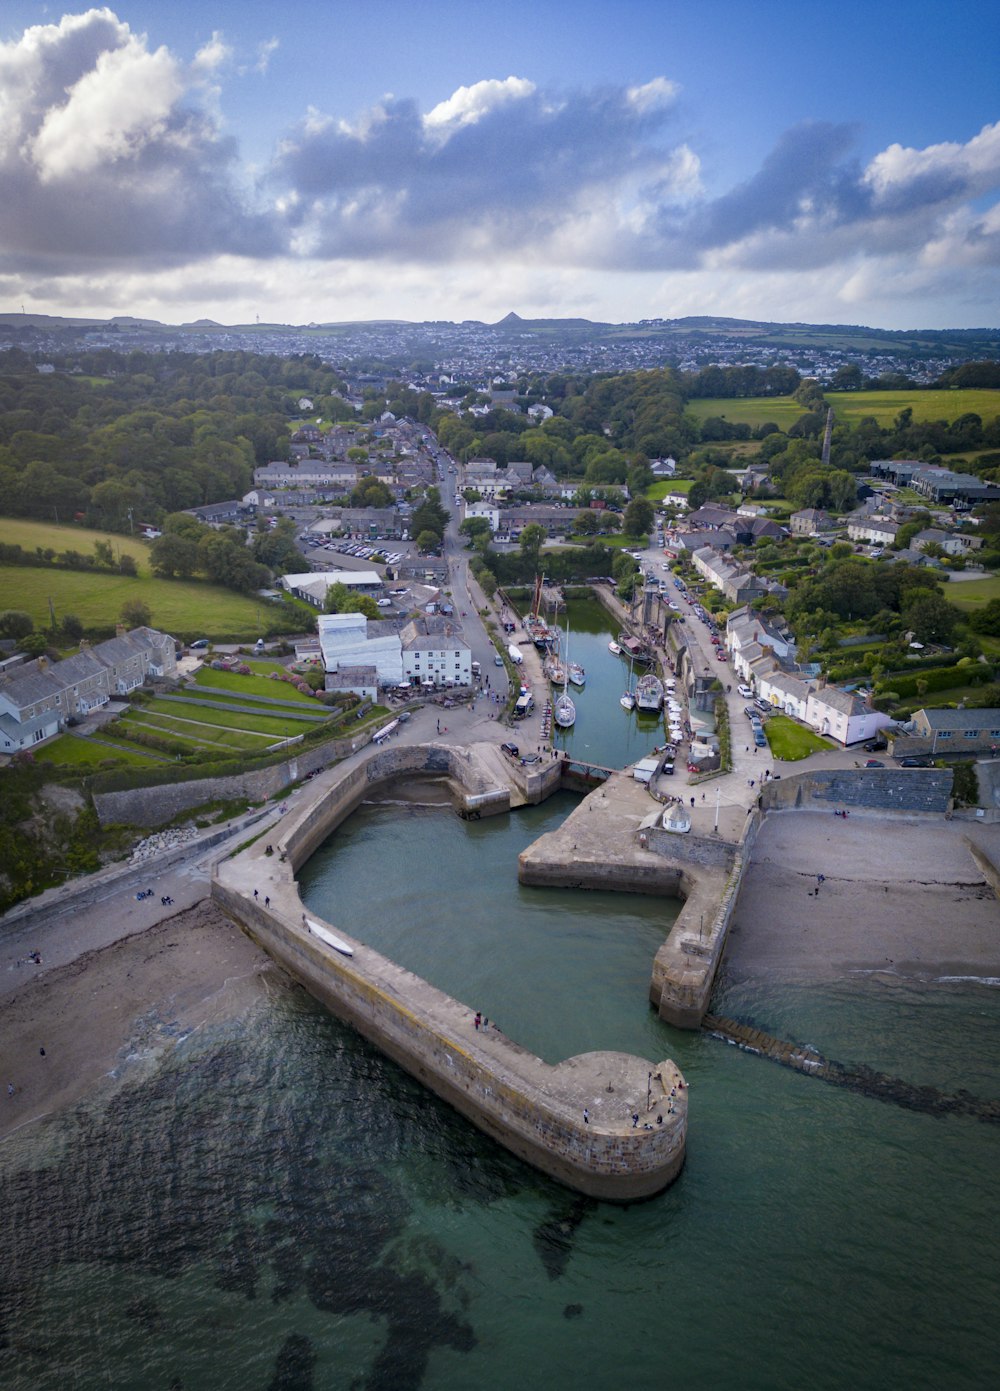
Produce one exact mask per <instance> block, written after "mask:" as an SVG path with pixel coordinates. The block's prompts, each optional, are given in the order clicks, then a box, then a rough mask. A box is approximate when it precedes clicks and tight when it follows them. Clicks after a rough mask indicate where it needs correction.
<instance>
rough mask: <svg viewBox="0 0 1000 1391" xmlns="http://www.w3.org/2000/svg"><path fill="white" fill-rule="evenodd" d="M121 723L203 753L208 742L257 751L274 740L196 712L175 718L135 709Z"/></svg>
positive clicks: (219, 746) (218, 745)
mask: <svg viewBox="0 0 1000 1391" xmlns="http://www.w3.org/2000/svg"><path fill="white" fill-rule="evenodd" d="M123 723H124V728H125V729H126V730H135V731H137V732H140V733H141V732H142V731H144V730H148V731H149V732H150V733H151V734H165V735H168V736H169V737H170V738H171V739H176V740H178V741H180V742H182V743H190V745H191V746H192V747H193V748H195V749H197V750H198V751H199V752H203V751H204V750H205V747H206V745H208V746H210V747H211V748H219V749H243V750H248V751H250V750H252V751H254V752H257V753H260V752H262V751H263V750H264V749H266V748H267V746H268V744H273V743H275V742H276V736H275V735H274V734H255V733H245V732H243V731H242V730H235V729H230V728H228V727H227V726H225V725H217V724H214V723H211V722H209V721H202V720H199V719H198V717H197V715H190V716H189V715H183V716H180V717H178V716H174V715H161V714H156V713H150V714H146V713H145V712H142V711H136V712H135V713H133V714H130V715H127V716H125V717H124V722H123ZM283 737H284V736H283V735H281V734H279V735H278V736H277V738H278V739H280V738H283Z"/></svg>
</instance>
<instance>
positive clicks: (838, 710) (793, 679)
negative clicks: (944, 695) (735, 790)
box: [726, 608, 893, 746]
mask: <svg viewBox="0 0 1000 1391" xmlns="http://www.w3.org/2000/svg"><path fill="white" fill-rule="evenodd" d="M726 647H727V649H728V651H729V656H730V660H731V662H732V665H733V669H734V670H735V672H736V673H737V675H738V676H740V677H741V678H742V680H743V681H745V682H746V683H747V684H748V685H752V686H753V688H754V690H755V691H756V693H757V695H758V696H759V697H760V698H761V699H762V700H766V701H767V702H768V704H769V705H772V706H773V707H774V708H775V709H776V710H780V711H781V712H782V713H783V714H785V715H790V716H791V717H792V718H793V719H796V720H799V721H801V722H802V724H806V725H808V726H809V727H810V728H811V729H814V730H815V731H816V733H817V734H822V735H823V736H824V737H825V738H828V739H833V740H835V741H836V742H837V743H838V744H843V745H845V746H846V745H848V744H857V743H860V742H861V741H863V740H865V739H871V738H872V737H873V736H874V735H875V734H877V733H878V731H879V730H880V729H884V728H885V727H886V726H887V725H891V724H892V723H893V720H892V719H891V718H890V716H888V715H886V714H884V713H883V712H882V711H880V710H873V709H872V707H871V704H870V702H869V701H868V700H867V699H866V698H865V697H863V696H861V695H858V694H857V693H856V692H853V691H844V690H841V689H840V688H839V687H837V686H828V685H826V684H825V682H824V680H823V679H822V678H820V677H819V676H818V675H812V674H808V673H805V672H803V671H801V670H800V669H799V668H797V667H796V666H795V662H794V651H795V649H794V644H793V643H792V640H791V639H790V638H789V637H788V635H787V634H785V633H782V632H780V631H779V630H777V629H775V628H774V627H772V626H770V625H769V624H767V623H765V622H764V620H763V619H761V618H760V616H759V615H758V614H755V613H753V612H752V611H751V610H750V609H748V608H740V609H736V610H734V611H733V612H732V613H731V614H730V615H729V617H728V619H727V620H726Z"/></svg>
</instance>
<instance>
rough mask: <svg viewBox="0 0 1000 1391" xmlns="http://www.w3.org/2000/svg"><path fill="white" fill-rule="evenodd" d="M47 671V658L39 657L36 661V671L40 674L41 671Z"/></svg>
mask: <svg viewBox="0 0 1000 1391" xmlns="http://www.w3.org/2000/svg"><path fill="white" fill-rule="evenodd" d="M48 669H49V659H48V657H39V659H38V670H39V671H40V672H41V671H48Z"/></svg>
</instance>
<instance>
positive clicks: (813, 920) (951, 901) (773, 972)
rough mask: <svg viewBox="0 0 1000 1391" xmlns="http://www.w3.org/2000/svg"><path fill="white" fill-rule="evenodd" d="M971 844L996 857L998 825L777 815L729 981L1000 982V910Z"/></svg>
mask: <svg viewBox="0 0 1000 1391" xmlns="http://www.w3.org/2000/svg"><path fill="white" fill-rule="evenodd" d="M966 836H968V838H969V839H970V840H972V841H974V842H975V843H976V844H978V845H980V846H982V848H983V849H985V850H986V852H987V854H989V855H990V856H991V858H993V859H996V856H997V850H998V848H1000V847H998V842H1000V834H998V831H997V829H996V828H995V827H992V826H976V825H974V824H972V823H969V822H961V823H959V822H955V821H943V820H936V819H935V820H933V821H930V820H928V821H916V820H906V819H903V818H900V819H898V820H897V819H891V818H885V817H877V818H876V817H871V816H863V815H857V814H854V815H851V816H850V817H848V818H847V820H846V821H845V820H843V819H842V818H839V817H836V816H834V815H833V814H832V813H831V812H828V811H823V812H821V811H801V810H797V811H793V812H785V813H781V814H779V815H774V816H769V817H768V818H767V820H766V821H765V823H764V825H763V827H762V829H761V832H760V835H759V836H758V838H757V843H756V845H755V847H754V851H753V857H752V861H751V864H750V867H749V869H748V871H747V874H746V878H745V879H744V882H743V888H742V890H741V893H740V897H739V902H738V904H737V907H736V912H735V914H734V917H733V927H732V929H731V931H730V938H729V942H728V945H727V947H726V958H725V965H726V969H727V971H728V972H730V973H731V974H734V975H736V976H755V975H767V976H769V977H772V978H777V979H786V980H800V981H801V980H830V979H833V978H842V977H844V976H848V975H850V974H852V973H854V972H872V971H876V972H881V971H884V972H886V973H888V974H891V975H897V976H904V977H908V978H913V979H923V980H928V979H939V978H942V977H962V976H968V977H976V978H996V979H1000V902H998V901H997V897H996V895H995V894H994V892H993V890H992V888H990V887H989V886H988V885H987V883H986V881H985V879H984V877H983V873H982V871H981V870H980V868H979V867H978V865H977V864H976V862H975V860H974V859H973V857H972V855H971V853H970V851H969V847H968V845H967V844H966V843H965V837H966ZM820 874H822V875H823V876H824V882H823V883H822V884H819V885H818V882H817V875H820ZM817 886H818V887H819V894H818V895H817V894H816V893H815V892H814V891H815V889H816V888H817Z"/></svg>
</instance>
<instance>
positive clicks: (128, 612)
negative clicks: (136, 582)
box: [119, 599, 153, 628]
mask: <svg viewBox="0 0 1000 1391" xmlns="http://www.w3.org/2000/svg"><path fill="white" fill-rule="evenodd" d="M119 617H120V618H121V621H122V622H123V623H124V624H125V627H126V628H148V627H149V625H150V622H151V621H152V618H153V615H152V613H151V612H150V609H149V605H148V604H146V603H144V602H143V601H142V599H126V600H125V602H124V604H122V606H121V609H120V611H119Z"/></svg>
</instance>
